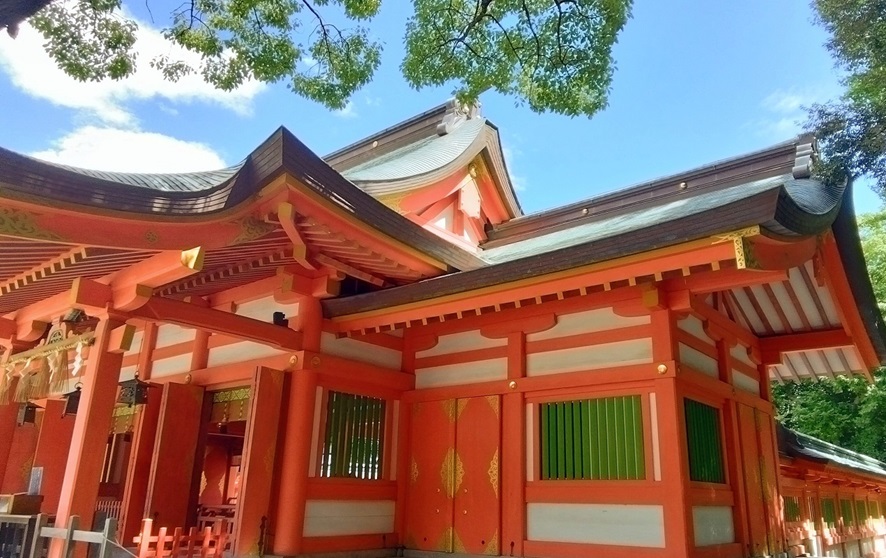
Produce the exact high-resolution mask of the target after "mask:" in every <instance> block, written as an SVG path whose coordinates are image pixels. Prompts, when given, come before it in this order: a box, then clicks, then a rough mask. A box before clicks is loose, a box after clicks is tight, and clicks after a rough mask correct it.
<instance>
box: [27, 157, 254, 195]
mask: <svg viewBox="0 0 886 558" xmlns="http://www.w3.org/2000/svg"><path fill="white" fill-rule="evenodd" d="M27 158H28V159H32V160H33V161H35V163H42V164H46V165H52V166H54V167H58V168H59V169H63V170H66V171H70V172H72V173H75V174H80V175H83V176H86V177H91V178H97V179H99V180H104V181H107V182H113V183H115V184H120V185H121V186H133V187H135V188H147V189H149V190H156V191H159V192H202V191H203V190H209V189H212V188H215V187H216V186H219V185H221V184H223V183H224V182H225V181H227V180H228V179H230V178H231V177H232V176H234V175H235V174H236V173H237V171H239V170H240V168H242V167H243V163H242V162H241V163H240V164H238V165H234V166H231V167H228V168H226V169H220V170H211V171H202V172H179V173H135V172H110V171H100V170H92V169H81V168H79V167H72V166H69V165H60V164H57V163H50V162H46V161H41V160H39V159H34V158H33V157H27Z"/></svg>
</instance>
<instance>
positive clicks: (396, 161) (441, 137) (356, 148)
mask: <svg viewBox="0 0 886 558" xmlns="http://www.w3.org/2000/svg"><path fill="white" fill-rule="evenodd" d="M479 156H482V157H484V161H485V163H486V165H487V168H488V169H489V170H490V172H491V173H492V175H493V178H494V183H495V185H496V186H497V188H498V194H499V196H500V198H501V200H502V203H503V205H504V209H505V212H506V213H507V214H508V215H509V216H510V217H511V218H513V217H518V216H520V215H522V213H523V211H522V209H521V208H520V203H519V200H518V199H517V196H516V194H515V192H514V188H513V185H512V184H511V179H510V176H509V175H508V171H507V165H506V163H505V160H504V155H503V153H502V147H501V138H500V137H499V133H498V128H496V127H495V125H494V124H492V123H491V122H490V121H489V120H487V119H485V118H483V117H482V116H481V115H480V112H479V107H478V106H473V107H466V106H463V105H461V104H460V103H458V102H457V101H455V100H450V101H447V102H446V103H443V104H441V105H439V106H437V107H434V108H432V109H431V110H428V111H426V112H423V113H422V114H419V115H417V116H414V117H412V118H409V119H407V120H404V121H403V122H400V123H398V124H395V125H394V126H391V127H390V128H387V129H386V130H382V131H381V132H379V133H377V134H373V135H371V136H369V137H367V138H364V139H362V140H360V141H358V142H356V143H353V144H351V145H349V146H347V147H344V148H342V149H339V150H337V151H335V152H333V153H330V154H329V155H327V156H326V157H324V160H326V161H327V162H328V163H329V165H330V166H332V167H333V168H334V169H336V170H337V171H339V172H340V173H341V174H342V176H344V177H346V178H347V179H348V180H351V181H352V182H353V183H354V184H357V185H358V186H359V187H360V188H362V189H363V190H364V191H366V192H368V193H370V194H372V195H374V196H384V195H390V194H399V193H404V192H408V191H410V190H413V189H415V188H421V187H423V186H428V185H430V184H432V183H434V182H436V181H439V180H444V179H446V178H448V177H449V176H451V175H452V174H453V173H454V172H457V171H458V170H460V169H463V168H464V167H465V166H467V165H468V164H469V163H471V162H472V161H473V160H474V159H475V158H476V157H479Z"/></svg>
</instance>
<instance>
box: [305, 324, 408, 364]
mask: <svg viewBox="0 0 886 558" xmlns="http://www.w3.org/2000/svg"><path fill="white" fill-rule="evenodd" d="M320 350H321V351H322V352H324V353H326V354H330V355H334V356H340V357H342V358H348V359H351V360H356V361H359V362H365V363H368V364H374V365H376V366H382V367H384V368H391V369H393V370H400V366H401V363H402V359H403V358H402V355H401V354H400V351H396V350H394V349H389V348H387V347H379V346H378V345H373V344H372V343H364V342H362V341H358V340H356V339H349V338H347V337H342V338H340V339H338V338H336V337H335V334H334V333H328V332H324V333H323V334H322V335H321V336H320Z"/></svg>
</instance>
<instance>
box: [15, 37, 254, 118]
mask: <svg viewBox="0 0 886 558" xmlns="http://www.w3.org/2000/svg"><path fill="white" fill-rule="evenodd" d="M138 23H139V30H138V32H137V35H138V42H137V43H136V45H137V46H136V48H137V50H138V60H137V67H138V70H137V71H136V72H135V73H134V74H133V75H132V76H130V77H128V78H127V79H123V80H119V81H112V80H106V81H102V82H80V81H77V80H75V79H74V78H71V77H70V76H68V75H66V74H65V73H64V72H62V71H61V70H59V69H58V68H57V67H56V65H55V64H54V63H53V61H52V59H50V58H49V56H48V55H47V54H46V52H45V51H44V50H43V46H42V43H43V39H42V37H41V36H40V34H39V33H38V32H37V31H36V30H35V29H34V28H32V27H31V26H30V25H28V24H23V25H22V26H21V29H20V32H19V35H18V38H16V39H15V40H12V39H10V38H8V37H6V36H5V34H3V36H0V71H3V72H4V73H6V74H7V75H8V76H9V78H10V80H11V81H12V83H13V85H15V87H17V88H18V89H20V90H22V91H23V92H25V93H26V94H28V95H30V96H32V97H35V98H39V99H45V100H47V101H49V102H51V103H52V104H54V105H58V106H62V107H68V108H72V109H76V110H80V111H83V112H84V113H86V114H87V115H88V116H91V117H94V118H97V119H99V120H100V121H102V122H106V123H111V124H115V125H127V126H132V125H134V123H135V122H136V117H135V115H134V114H133V112H132V110H131V109H130V108H129V107H128V106H127V104H128V102H130V101H135V100H145V99H158V100H165V101H168V102H174V103H182V102H185V103H186V102H195V101H202V102H208V103H213V104H217V105H220V106H223V107H225V108H227V109H230V110H232V111H234V112H235V113H238V114H248V113H249V112H250V111H251V108H252V100H253V99H254V98H255V96H256V95H258V93H260V92H261V91H262V90H263V89H264V87H265V86H264V84H261V83H258V82H255V81H250V82H248V83H246V84H244V85H242V86H241V87H239V88H238V89H236V90H234V91H230V92H224V91H219V90H217V89H215V88H213V87H212V86H211V85H209V84H207V83H205V82H204V81H203V80H202V78H200V76H197V75H190V76H185V77H183V78H182V79H180V80H179V81H178V82H176V83H173V82H170V81H167V80H165V79H163V76H162V74H161V73H160V72H159V71H157V70H155V69H153V68H151V67H150V61H151V60H152V59H153V58H154V57H156V56H158V55H162V54H165V55H168V56H169V57H170V58H171V59H181V60H185V61H188V62H194V61H196V60H197V59H198V58H197V56H196V55H195V54H193V53H190V52H187V51H184V50H182V49H179V48H175V47H172V46H171V45H170V44H169V42H168V41H166V39H164V38H163V36H162V35H161V34H160V32H159V31H158V30H156V29H153V28H151V27H150V26H148V25H147V24H145V23H143V22H138Z"/></svg>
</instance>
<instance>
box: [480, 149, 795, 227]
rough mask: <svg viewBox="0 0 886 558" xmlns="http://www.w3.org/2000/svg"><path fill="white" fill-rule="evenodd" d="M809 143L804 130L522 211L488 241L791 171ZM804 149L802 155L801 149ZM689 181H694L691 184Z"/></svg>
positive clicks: (569, 224)
mask: <svg viewBox="0 0 886 558" xmlns="http://www.w3.org/2000/svg"><path fill="white" fill-rule="evenodd" d="M809 143H810V142H809V140H808V135H806V134H804V135H801V136H798V137H797V138H794V139H791V140H788V141H784V142H781V143H778V144H775V145H772V146H770V147H767V148H765V149H760V150H756V151H752V152H749V153H745V154H742V155H737V156H734V157H728V158H725V159H720V160H718V161H715V162H713V163H710V164H707V165H703V166H700V167H696V168H693V169H690V170H687V171H683V172H679V173H675V174H671V175H665V176H661V177H658V178H654V179H652V180H646V181H643V182H639V183H636V184H634V185H632V186H628V187H627V188H622V189H616V190H612V191H609V192H606V193H604V194H598V195H595V196H592V197H590V198H586V199H583V200H579V201H576V202H573V203H570V204H566V205H562V206H559V207H553V208H550V209H546V210H543V211H540V212H538V213H532V214H529V215H523V216H521V217H517V218H514V219H511V220H510V221H508V222H506V223H502V224H500V225H498V226H496V227H495V229H494V230H493V231H492V232H491V234H490V237H489V238H490V241H499V242H501V243H507V242H508V240H509V239H510V238H511V237H513V236H519V235H520V234H521V233H522V232H525V230H527V229H531V230H533V231H535V233H538V232H539V230H540V228H547V227H556V226H564V225H568V226H574V225H575V221H577V220H580V219H589V218H592V217H599V216H601V215H605V214H609V213H612V212H613V211H619V210H622V209H627V208H629V207H633V206H636V205H638V204H642V203H646V202H650V203H651V202H655V201H660V200H661V199H662V198H663V197H668V196H669V195H672V194H677V193H682V192H687V191H690V192H692V191H694V190H696V189H710V188H712V187H725V186H727V185H728V184H731V183H737V182H747V181H753V180H756V179H757V178H760V179H762V178H768V177H771V176H777V175H779V174H791V171H792V170H793V168H794V167H795V166H796V165H797V163H798V157H799V156H800V154H799V153H798V149H799V148H800V147H804V148H805V146H807V145H808V144H809ZM803 154H804V155H805V151H804V153H803ZM782 159H783V160H782ZM767 161H769V162H770V165H769V166H767V165H766V163H767ZM755 163H756V166H752V167H751V168H749V169H748V171H747V172H735V171H740V170H741V169H742V168H744V167H749V165H754V164H755ZM727 171H733V174H732V175H731V176H728V175H727V176H722V177H720V178H715V179H713V180H711V177H712V176H715V177H716V176H719V175H721V174H723V173H726V172H727ZM692 182H696V184H691V183H692ZM668 186H673V187H674V189H673V191H670V190H665V188H666V187H668Z"/></svg>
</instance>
